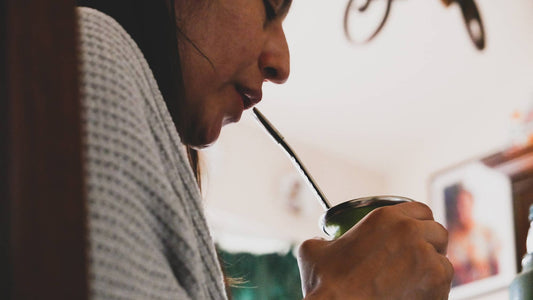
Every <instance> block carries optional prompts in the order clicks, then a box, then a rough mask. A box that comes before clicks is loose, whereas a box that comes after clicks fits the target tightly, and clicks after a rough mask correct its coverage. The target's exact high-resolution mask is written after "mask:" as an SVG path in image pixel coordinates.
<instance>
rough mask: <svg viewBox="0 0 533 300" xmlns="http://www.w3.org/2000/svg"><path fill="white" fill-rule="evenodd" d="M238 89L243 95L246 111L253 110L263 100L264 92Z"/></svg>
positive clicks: (243, 88)
mask: <svg viewBox="0 0 533 300" xmlns="http://www.w3.org/2000/svg"><path fill="white" fill-rule="evenodd" d="M236 89H237V92H238V93H239V95H241V98H242V104H243V107H244V110H247V109H250V108H252V107H253V106H254V105H256V104H257V103H259V102H260V101H261V99H262V98H263V92H262V91H261V89H258V90H254V89H250V88H245V87H240V86H237V88H236Z"/></svg>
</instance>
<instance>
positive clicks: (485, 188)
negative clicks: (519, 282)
mask: <svg viewBox="0 0 533 300" xmlns="http://www.w3.org/2000/svg"><path fill="white" fill-rule="evenodd" d="M430 200H431V203H430V205H431V207H432V209H433V212H434V216H435V219H436V220H437V221H438V222H439V223H441V224H442V225H444V226H445V227H446V228H447V229H448V232H449V244H448V258H449V259H450V261H451V262H452V264H453V266H454V270H455V275H454V279H453V282H452V289H451V293H450V299H451V300H452V299H465V298H468V297H472V296H475V295H479V294H483V293H486V292H490V291H492V290H496V289H499V288H504V287H506V286H508V285H509V284H510V282H511V281H512V279H513V278H514V276H515V275H516V257H515V256H516V254H515V243H514V222H513V211H512V190H511V182H510V179H509V178H508V177H507V176H506V175H505V174H502V173H501V172H498V171H496V170H494V169H491V168H489V167H487V166H486V165H484V164H483V163H481V162H479V161H472V162H468V163H464V164H461V165H459V166H457V167H454V168H450V169H448V170H445V171H442V172H439V173H438V174H435V175H434V176H433V178H432V180H431V183H430Z"/></svg>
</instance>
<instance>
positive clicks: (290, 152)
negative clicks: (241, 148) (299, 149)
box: [253, 107, 331, 210]
mask: <svg viewBox="0 0 533 300" xmlns="http://www.w3.org/2000/svg"><path fill="white" fill-rule="evenodd" d="M253 114H254V116H255V117H256V118H257V120H258V121H259V123H261V125H263V127H264V128H265V129H266V131H267V132H268V133H269V134H270V136H271V137H272V138H274V140H275V141H276V142H277V143H278V144H279V145H280V146H281V148H283V150H285V153H286V154H287V155H289V157H290V158H291V160H292V162H293V164H294V165H295V166H296V167H297V168H298V170H299V171H300V172H301V174H302V176H303V177H304V179H305V180H306V181H307V183H308V184H309V185H311V187H312V189H313V191H314V192H315V194H316V196H317V197H318V199H319V200H320V204H321V205H322V206H323V207H324V209H325V210H328V209H329V208H330V207H331V205H330V204H329V201H328V200H327V199H326V196H324V194H323V193H322V191H321V190H320V188H319V187H318V185H317V184H316V182H315V181H314V179H313V177H311V175H310V174H309V172H307V169H306V168H305V167H304V165H303V164H302V162H301V161H300V159H298V156H296V153H294V151H293V150H292V148H291V147H290V146H289V145H288V144H287V143H286V142H285V139H284V138H283V136H282V135H281V134H280V133H279V132H278V131H277V130H276V129H275V128H274V126H272V124H271V123H270V122H269V121H268V120H267V119H266V118H265V116H264V115H263V114H262V113H261V112H260V111H259V110H258V109H257V108H255V107H254V108H253Z"/></svg>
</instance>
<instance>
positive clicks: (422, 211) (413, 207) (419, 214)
mask: <svg viewBox="0 0 533 300" xmlns="http://www.w3.org/2000/svg"><path fill="white" fill-rule="evenodd" d="M395 206H397V208H398V209H400V210H401V211H402V212H403V214H405V215H406V216H408V217H411V218H415V219H418V220H433V212H432V211H431V209H430V208H429V206H427V205H426V204H424V203H421V202H416V201H413V202H405V203H400V204H396V205H395Z"/></svg>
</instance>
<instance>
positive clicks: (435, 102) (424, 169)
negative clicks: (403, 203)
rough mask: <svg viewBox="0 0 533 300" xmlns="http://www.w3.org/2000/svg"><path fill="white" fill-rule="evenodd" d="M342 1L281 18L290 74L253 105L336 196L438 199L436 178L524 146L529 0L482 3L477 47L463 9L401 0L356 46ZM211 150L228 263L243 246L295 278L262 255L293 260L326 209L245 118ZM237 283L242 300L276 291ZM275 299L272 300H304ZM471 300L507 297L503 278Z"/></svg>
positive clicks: (209, 173)
mask: <svg viewBox="0 0 533 300" xmlns="http://www.w3.org/2000/svg"><path fill="white" fill-rule="evenodd" d="M376 1H383V2H385V1H384V0H376ZM346 4H347V2H346V1H344V0H333V1H319V0H305V1H300V0H295V1H294V3H293V5H292V8H291V11H290V13H289V15H288V16H287V19H286V21H285V32H286V36H287V40H288V43H289V48H290V51H291V77H290V79H289V80H288V82H287V83H286V84H285V85H282V86H275V85H271V84H267V85H265V88H264V98H263V101H262V102H261V103H260V104H259V105H258V108H259V109H260V110H261V111H262V112H263V113H264V114H265V115H266V116H267V117H268V118H269V119H270V121H271V122H272V123H273V124H274V125H275V126H276V127H277V128H278V129H279V131H280V132H281V133H282V134H283V135H284V136H285V139H286V141H287V142H289V143H290V144H291V145H292V147H293V148H294V150H295V151H296V152H297V153H298V155H299V157H300V158H301V159H302V160H303V162H304V164H305V165H306V166H307V168H308V169H309V171H310V172H311V174H312V175H313V177H314V178H315V179H316V181H317V182H318V184H319V185H320V187H321V188H322V190H323V192H324V193H325V194H326V196H327V197H328V198H329V200H330V201H331V202H332V203H333V204H337V203H340V202H343V201H346V200H350V199H353V198H356V197H362V196H368V195H381V194H393V195H402V196H406V197H410V198H413V199H415V200H418V201H422V202H426V203H428V204H429V205H430V206H431V205H432V203H431V199H430V191H429V189H430V183H431V180H432V178H433V177H434V176H435V174H437V173H439V172H441V171H442V170H445V169H448V168H450V167H453V166H455V165H457V164H460V163H462V162H464V161H469V160H475V159H481V158H484V157H487V156H490V155H492V154H494V153H499V152H502V151H506V149H509V148H512V147H515V146H516V144H517V143H521V142H523V137H522V138H521V137H517V126H523V124H522V123H523V117H522V116H523V115H527V113H528V110H529V107H530V105H533V1H531V0H513V1H505V0H491V1H484V0H480V1H477V4H478V8H479V10H480V13H481V15H482V17H483V21H484V25H485V32H486V48H485V50H483V51H481V52H480V51H478V50H477V49H475V47H474V45H473V44H472V41H471V40H470V38H469V36H468V34H467V32H466V29H465V25H464V22H463V20H462V15H461V11H460V8H459V6H458V5H452V6H450V7H448V8H446V7H445V6H444V5H443V4H442V3H441V1H439V0H395V1H393V3H392V9H391V13H390V16H389V19H388V21H387V24H386V25H385V27H384V29H383V31H382V32H381V33H380V34H379V35H378V36H377V37H376V38H375V40H373V41H372V42H371V43H369V44H366V45H354V44H351V43H350V42H349V41H348V40H347V39H346V37H345V35H344V32H343V17H344V12H345V8H346ZM518 123H520V124H518ZM526 142H527V141H526ZM203 157H204V160H203V163H204V170H205V171H206V172H205V176H204V177H205V178H204V193H205V197H206V205H207V214H208V218H209V221H210V224H211V226H212V227H213V232H214V235H215V239H216V240H217V242H218V245H219V247H220V248H221V249H222V250H223V251H224V252H225V253H227V255H228V257H226V258H227V260H226V261H227V264H228V268H232V266H235V263H234V261H233V260H232V259H234V258H235V257H233V258H232V257H231V255H236V253H246V255H252V256H254V255H255V256H256V257H258V261H260V262H259V263H263V264H264V266H266V267H265V268H266V269H265V270H266V271H265V272H266V273H268V272H269V271H268V270H267V269H268V268H270V269H271V270H270V271H272V272H278V273H282V274H285V275H287V274H292V273H291V272H292V271H287V270H289V269H290V270H293V269H294V263H295V261H294V260H293V259H292V258H288V261H289V262H288V264H292V267H291V266H289V267H287V268H288V269H287V268H285V266H284V265H283V263H282V262H279V263H276V262H270V263H265V260H264V259H265V255H271V254H272V253H279V254H280V255H279V261H285V260H287V258H286V256H287V255H289V256H290V255H291V253H292V251H293V250H294V248H295V247H296V246H297V245H298V244H299V243H300V242H301V241H303V240H304V239H308V238H311V237H315V236H321V237H324V236H325V235H324V234H323V233H322V232H321V230H320V228H319V226H318V223H319V218H320V216H321V214H322V213H323V210H322V208H321V206H320V205H319V203H318V201H317V200H316V199H315V198H314V196H313V194H312V192H311V191H310V190H309V188H308V187H307V185H306V184H305V183H304V182H303V181H302V180H301V179H300V177H299V174H298V173H297V172H296V171H295V169H294V167H293V166H292V164H291V162H290V160H289V159H288V158H287V157H286V156H285V155H284V153H283V152H282V151H281V148H279V147H278V146H277V145H276V144H275V143H274V142H273V140H272V139H271V138H270V137H269V136H267V134H266V132H265V131H264V130H263V129H262V128H261V127H260V126H259V125H258V124H257V122H256V121H255V120H254V119H253V118H252V117H251V115H247V114H245V115H244V116H243V119H242V121H241V122H240V123H239V124H236V125H230V126H227V127H226V128H225V130H223V132H222V135H221V137H220V140H219V141H218V142H217V143H216V144H215V145H214V146H212V147H210V148H209V149H207V150H205V151H203ZM524 213H525V214H527V212H524ZM495 222H496V221H495ZM236 259H237V260H239V259H240V260H241V261H242V260H243V258H242V257H241V258H236ZM256 263H257V261H256ZM269 266H270V267H269ZM244 268H246V267H244ZM291 268H292V269H291ZM236 272H237V273H238V272H239V271H236ZM240 272H241V273H240V275H238V276H242V277H243V278H244V279H245V280H247V279H248V280H252V279H253V278H254V276H258V275H257V274H251V273H250V272H248V273H246V272H244V271H240ZM242 272H244V274H243V273H242ZM295 274H296V275H294V274H293V275H290V276H297V273H295ZM265 276H268V274H267V275H265ZM276 276H277V277H276ZM288 276H289V275H288ZM290 276H289V277H290ZM274 277H276V278H280V277H279V274H278V275H275V276H274ZM290 278H293V277H290ZM280 280H281V281H283V282H285V283H287V282H289V280H288V279H280ZM290 282H291V283H290V285H292V286H293V287H294V286H296V289H297V290H299V288H300V287H299V286H297V285H298V283H294V282H292V281H290ZM273 284H274V285H276V284H280V283H273ZM281 284H282V283H281ZM507 284H508V283H507ZM250 286H253V284H251V285H250ZM284 289H287V288H286V287H284ZM242 291H244V289H241V292H239V291H237V292H236V293H237V294H238V293H242V295H240V296H239V295H237V296H239V297H240V298H238V299H270V298H268V296H261V297H259V298H257V296H256V298H253V297H252V296H250V295H252V294H253V292H252V294H249V295H248V296H246V295H245V293H243V292H242ZM278 292H279V291H278ZM256 293H257V289H256ZM279 293H281V292H279ZM279 293H278V296H277V298H272V299H295V298H290V296H280V295H282V294H279ZM265 295H266V294H265ZM283 295H285V294H283ZM286 295H289V294H286ZM246 297H249V298H246ZM469 299H508V292H507V289H506V286H505V284H504V285H503V286H500V287H498V288H497V289H495V290H488V291H484V292H483V293H481V295H477V296H472V297H471V298H469Z"/></svg>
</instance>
